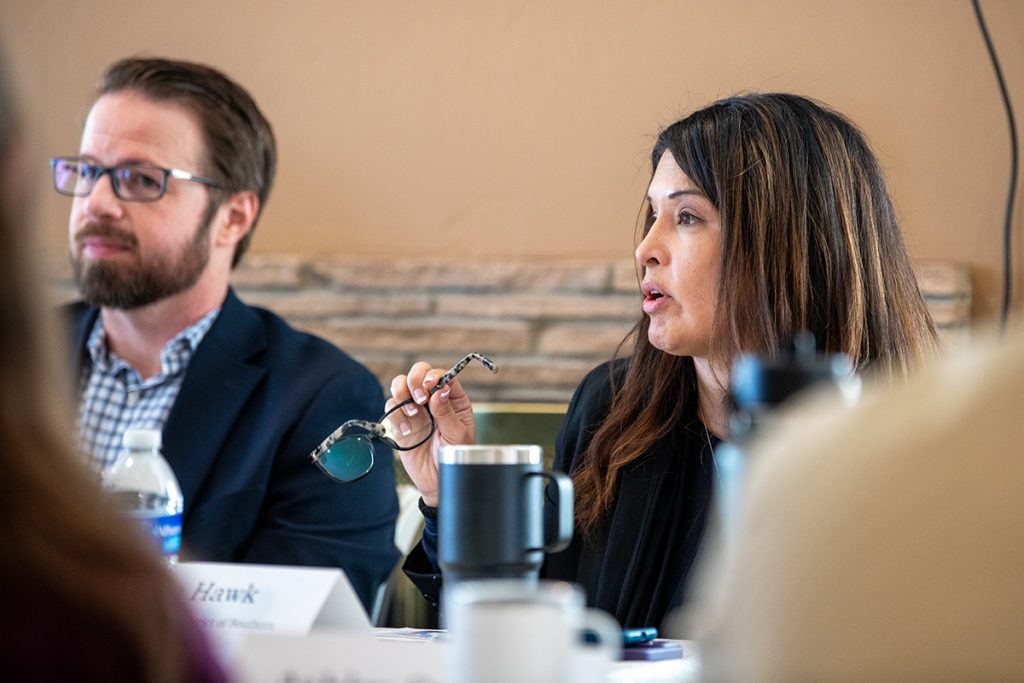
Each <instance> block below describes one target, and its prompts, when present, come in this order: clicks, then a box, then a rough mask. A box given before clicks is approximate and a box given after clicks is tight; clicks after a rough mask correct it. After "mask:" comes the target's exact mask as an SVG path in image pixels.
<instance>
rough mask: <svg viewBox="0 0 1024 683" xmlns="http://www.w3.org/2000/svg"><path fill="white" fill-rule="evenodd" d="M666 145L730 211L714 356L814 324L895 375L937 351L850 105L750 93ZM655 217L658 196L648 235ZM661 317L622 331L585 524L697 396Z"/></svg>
mask: <svg viewBox="0 0 1024 683" xmlns="http://www.w3.org/2000/svg"><path fill="white" fill-rule="evenodd" d="M666 151H669V152H670V153H671V154H672V157H673V158H674V159H675V161H676V163H677V164H678V165H679V167H680V169H682V171H683V172H684V173H685V174H686V175H687V176H689V178H690V180H692V181H693V183H694V184H695V185H696V186H697V187H698V188H699V189H700V190H701V191H702V192H703V193H704V194H705V195H707V197H708V198H709V199H710V200H711V202H712V204H714V206H715V207H716V208H717V209H718V211H719V212H720V214H721V230H722V233H721V243H722V254H721V274H720V279H719V281H718V283H717V292H718V306H717V309H716V311H715V319H714V322H713V328H712V333H711V339H712V342H711V348H709V349H708V357H709V358H710V360H711V365H712V367H713V368H715V369H717V370H722V369H726V368H728V367H729V365H730V363H731V362H732V360H733V359H734V358H735V357H736V356H737V355H738V354H740V353H761V354H764V353H773V352H777V351H778V350H780V349H781V348H782V347H783V346H784V345H785V344H787V343H788V342H789V341H791V340H792V339H793V338H794V337H795V335H796V333H798V332H800V331H804V330H806V331H810V332H812V333H813V334H814V337H815V339H816V340H817V344H818V349H819V350H820V351H822V352H830V353H835V352H842V353H845V354H847V355H849V357H850V358H851V359H852V360H853V362H854V364H855V366H856V368H857V369H858V370H859V371H861V372H864V371H871V372H872V373H873V374H879V375H883V376H888V377H890V378H893V379H898V378H905V377H906V376H907V375H908V373H910V372H911V371H912V369H913V368H915V367H916V366H918V365H920V364H922V363H923V362H924V361H925V360H926V359H929V358H931V357H933V356H934V355H935V354H936V353H937V350H938V342H937V337H936V334H935V328H934V325H933V323H932V320H931V316H930V314H929V313H928V309H927V307H926V306H925V303H924V300H923V298H922V296H921V293H920V290H919V288H918V284H917V279H916V277H915V275H914V271H913V268H912V265H911V262H910V258H909V256H908V254H907V250H906V247H905V246H904V242H903V236H902V234H901V231H900V225H899V221H898V220H897V217H896V212H895V210H894V207H893V204H892V200H891V198H890V196H889V192H888V189H887V187H886V183H885V178H884V175H883V173H882V170H881V168H880V166H879V164H878V161H877V159H876V158H875V155H874V153H873V152H872V150H871V148H870V146H869V145H868V142H867V140H866V139H865V138H864V136H863V134H862V133H861V132H860V131H859V130H858V129H857V127H856V126H855V125H854V124H853V123H851V122H850V121H849V120H848V119H846V118H845V117H844V116H842V115H841V114H839V113H837V112H835V111H833V110H832V109H829V108H828V107H826V106H824V105H822V104H820V103H818V102H815V101H813V100H810V99H808V98H805V97H801V96H798V95H789V94H758V93H753V94H744V95H738V96H735V97H730V98H728V99H724V100H720V101H718V102H715V103H713V104H711V105H709V106H707V107H705V108H703V109H700V110H698V111H696V112H694V113H692V114H690V115H689V116H687V117H686V118H684V119H682V120H680V121H677V122H675V123H673V124H672V125H670V126H669V127H668V128H666V129H665V130H664V131H662V133H661V134H660V135H659V137H658V140H657V142H656V143H655V145H654V149H653V151H652V153H651V166H652V172H653V169H654V168H656V167H657V165H658V162H659V161H660V160H661V157H662V154H663V153H664V152H666ZM652 223H653V220H652V213H651V209H650V206H648V207H647V210H646V217H645V221H644V224H643V234H644V235H646V233H647V231H648V230H650V228H651V225H652ZM649 322H650V319H649V318H648V316H646V315H644V316H642V317H641V319H640V321H639V322H638V323H637V324H636V326H635V327H634V328H633V330H632V331H631V333H630V336H629V337H627V339H626V341H625V342H624V343H628V342H629V341H632V343H633V352H632V359H631V361H630V363H629V368H628V370H627V373H626V377H625V380H624V382H623V383H622V384H621V386H620V387H619V389H618V390H617V391H616V393H615V395H614V398H613V402H612V406H611V409H610V411H609V414H608V417H607V419H605V420H604V421H603V422H602V424H601V426H600V428H599V429H598V430H597V431H596V432H595V434H594V437H593V439H592V440H591V442H590V444H589V446H588V448H587V451H586V456H585V458H584V460H583V464H582V465H581V467H579V468H578V469H577V470H576V472H575V473H574V475H573V481H574V483H575V486H576V496H577V500H578V503H577V506H576V510H577V511H578V512H577V522H578V525H579V527H580V528H581V529H582V530H584V531H588V530H592V529H593V528H594V527H595V525H596V524H597V523H598V522H599V521H600V520H601V519H602V518H603V516H604V515H605V514H606V513H607V511H608V510H609V509H610V506H611V504H612V502H613V500H614V497H615V491H616V489H617V479H618V473H619V472H620V471H621V470H622V468H623V467H625V466H626V465H628V464H629V463H630V462H633V461H634V460H636V459H637V458H638V457H640V456H642V455H643V454H644V453H646V452H647V451H648V450H649V449H650V448H651V446H652V445H653V444H654V443H656V442H657V441H658V440H659V439H661V438H662V437H663V436H664V435H665V434H667V433H669V432H670V431H672V429H673V428H674V426H675V424H676V423H677V422H678V421H679V420H680V419H682V418H683V417H684V413H685V411H684V410H682V406H684V405H687V402H688V401H696V398H697V380H696V374H695V370H694V365H693V359H692V358H690V357H685V356H673V355H671V354H668V353H665V352H664V351H661V350H659V349H656V348H654V347H653V346H652V345H651V343H650V341H649V340H648V337H647V330H648V325H649ZM720 381H723V382H725V381H727V378H720Z"/></svg>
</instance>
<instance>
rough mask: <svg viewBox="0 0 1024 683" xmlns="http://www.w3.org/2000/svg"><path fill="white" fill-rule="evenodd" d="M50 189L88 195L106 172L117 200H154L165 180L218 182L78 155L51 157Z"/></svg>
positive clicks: (134, 163)
mask: <svg viewBox="0 0 1024 683" xmlns="http://www.w3.org/2000/svg"><path fill="white" fill-rule="evenodd" d="M50 171H51V172H52V174H53V189H55V190H56V191H57V192H59V193H60V194H63V195H67V196H68V197H88V196H89V194H90V193H91V192H92V190H93V188H94V187H96V183H98V182H99V181H100V178H102V177H103V176H105V175H107V174H109V175H110V185H111V186H112V187H113V188H114V194H115V195H117V198H118V199H121V200H123V201H126V202H155V201H156V200H158V199H160V198H161V197H163V196H164V193H165V192H167V179H168V178H177V179H178V180H191V181H192V182H195V183H202V184H203V185H208V186H209V187H219V185H218V184H217V181H215V180H210V179H209V178H203V177H201V176H197V175H192V174H191V173H189V172H188V171H180V170H178V169H176V168H163V167H161V166H155V165H153V164H146V163H142V162H137V161H129V162H127V163H124V164H118V165H117V166H100V165H99V164H94V163H92V162H91V161H88V160H86V159H82V158H81V157H57V158H56V159H50Z"/></svg>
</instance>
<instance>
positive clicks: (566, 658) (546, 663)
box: [443, 579, 622, 683]
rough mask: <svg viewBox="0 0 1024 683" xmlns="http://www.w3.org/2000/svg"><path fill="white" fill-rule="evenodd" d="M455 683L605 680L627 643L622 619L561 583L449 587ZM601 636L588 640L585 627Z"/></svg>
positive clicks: (450, 663) (449, 666) (449, 665)
mask: <svg viewBox="0 0 1024 683" xmlns="http://www.w3.org/2000/svg"><path fill="white" fill-rule="evenodd" d="M443 605H444V611H445V619H446V622H447V626H448V630H449V634H450V637H449V642H448V645H447V661H446V676H445V680H446V681H449V682H451V683H481V681H487V683H522V682H523V681H530V682H531V683H567V682H570V681H598V680H601V679H602V677H603V676H604V674H605V671H606V670H607V668H608V665H609V664H610V663H611V662H613V661H615V660H617V659H618V658H619V655H620V653H621V648H622V632H621V631H620V630H619V626H618V624H617V623H616V622H615V620H614V619H612V618H611V617H610V616H608V615H607V614H606V613H604V612H601V611H600V610H596V609H590V608H587V607H585V605H584V600H583V593H582V591H581V590H580V589H579V588H578V587H576V586H574V585H572V584H570V583H565V582H563V581H521V580H505V579H484V580H477V581H462V582H458V583H455V584H453V585H451V586H448V585H446V586H445V591H444V596H443ZM584 631H586V632H588V633H590V634H595V635H596V636H597V638H598V642H597V643H596V644H589V645H588V644H584V643H583V642H582V638H581V636H582V633H583V632H584Z"/></svg>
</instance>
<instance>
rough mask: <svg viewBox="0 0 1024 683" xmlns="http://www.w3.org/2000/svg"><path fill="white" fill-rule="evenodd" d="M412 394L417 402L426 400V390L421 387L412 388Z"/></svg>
mask: <svg viewBox="0 0 1024 683" xmlns="http://www.w3.org/2000/svg"><path fill="white" fill-rule="evenodd" d="M412 396H413V398H415V399H416V402H417V403H423V402H424V401H426V400H427V392H425V391H423V390H422V389H413V392H412Z"/></svg>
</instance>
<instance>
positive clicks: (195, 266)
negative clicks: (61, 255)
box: [70, 202, 217, 310]
mask: <svg viewBox="0 0 1024 683" xmlns="http://www.w3.org/2000/svg"><path fill="white" fill-rule="evenodd" d="M216 210H217V206H216V205H215V204H214V203H213V202H211V203H210V205H209V206H208V207H207V210H206V213H205V215H204V216H203V218H202V220H201V222H200V224H199V226H198V228H197V229H196V234H195V236H193V238H192V240H191V241H190V242H189V243H187V244H186V245H185V246H184V247H183V249H182V250H181V251H180V252H179V253H177V254H153V255H150V256H148V257H147V256H144V255H141V254H139V253H138V240H137V239H136V237H135V235H133V234H131V233H129V232H127V231H123V230H120V229H118V228H115V227H113V226H110V225H103V224H93V225H90V226H89V227H87V228H86V229H85V230H83V231H82V232H81V233H80V234H79V235H78V236H77V237H86V236H96V237H107V238H112V239H116V240H119V241H120V242H121V243H123V244H125V245H126V246H128V247H130V248H131V249H132V251H133V252H135V254H136V256H137V259H136V260H135V261H134V262H132V263H117V262H115V261H105V260H100V261H95V262H91V263H83V260H82V257H81V255H76V254H75V253H74V252H73V251H72V253H71V254H70V256H71V266H72V268H73V269H74V273H75V284H76V285H78V292H79V294H80V295H81V297H82V299H83V300H84V301H85V302H86V303H88V304H89V305H91V306H94V307H96V308H100V307H106V308H116V309H125V310H127V309H132V308H140V307H142V306H147V305H149V304H151V303H154V302H157V301H160V300H161V299H165V298H167V297H170V296H174V295H175V294H179V293H180V292H183V291H185V290H187V289H189V288H190V287H192V286H193V285H194V284H195V283H196V282H197V281H198V280H199V277H200V276H201V275H202V274H203V270H205V269H206V264H207V263H209V261H210V242H209V234H210V226H211V225H212V224H213V217H214V215H215V214H216Z"/></svg>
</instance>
